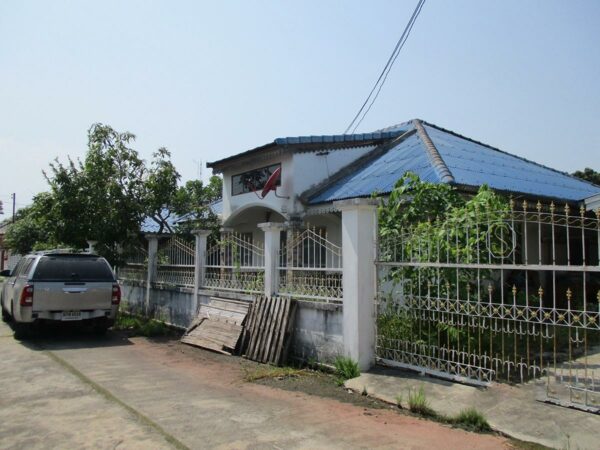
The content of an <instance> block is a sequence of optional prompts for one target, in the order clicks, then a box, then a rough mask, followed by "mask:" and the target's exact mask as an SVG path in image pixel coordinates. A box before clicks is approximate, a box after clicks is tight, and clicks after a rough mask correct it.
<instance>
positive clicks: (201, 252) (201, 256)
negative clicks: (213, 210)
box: [192, 230, 210, 312]
mask: <svg viewBox="0 0 600 450" xmlns="http://www.w3.org/2000/svg"><path fill="white" fill-rule="evenodd" d="M192 234H193V235H194V236H195V237H196V252H195V258H194V304H193V305H192V310H193V311H194V312H197V311H198V291H199V290H200V288H201V287H202V286H204V276H205V274H206V242H207V239H208V235H209V234H210V231H209V230H193V231H192Z"/></svg>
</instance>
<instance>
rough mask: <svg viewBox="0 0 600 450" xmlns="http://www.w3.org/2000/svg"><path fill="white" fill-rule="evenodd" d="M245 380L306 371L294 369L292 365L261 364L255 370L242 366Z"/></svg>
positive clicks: (303, 373) (286, 376) (302, 373)
mask: <svg viewBox="0 0 600 450" xmlns="http://www.w3.org/2000/svg"><path fill="white" fill-rule="evenodd" d="M244 371H245V375H244V379H245V380H246V381H250V382H252V381H256V380H262V379H263V378H288V377H298V376H301V375H305V374H306V372H305V371H304V370H302V369H295V368H293V367H275V366H261V367H258V368H257V369H255V370H252V371H251V370H248V369H247V368H244Z"/></svg>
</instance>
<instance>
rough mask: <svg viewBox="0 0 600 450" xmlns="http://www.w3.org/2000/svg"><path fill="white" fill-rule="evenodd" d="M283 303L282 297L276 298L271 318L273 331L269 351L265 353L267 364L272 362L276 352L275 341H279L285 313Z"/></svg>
mask: <svg viewBox="0 0 600 450" xmlns="http://www.w3.org/2000/svg"><path fill="white" fill-rule="evenodd" d="M285 302H286V299H285V298H283V297H277V310H276V313H275V316H274V318H273V322H274V323H273V331H272V333H271V341H270V342H269V351H268V353H267V357H266V359H267V362H270V363H271V362H273V359H274V356H275V353H276V350H277V340H278V339H279V330H280V329H281V322H282V319H283V314H284V313H285Z"/></svg>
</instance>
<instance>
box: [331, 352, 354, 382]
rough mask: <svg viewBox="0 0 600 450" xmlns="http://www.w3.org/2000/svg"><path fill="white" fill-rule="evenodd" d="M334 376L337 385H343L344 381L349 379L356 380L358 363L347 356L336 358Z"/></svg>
mask: <svg viewBox="0 0 600 450" xmlns="http://www.w3.org/2000/svg"><path fill="white" fill-rule="evenodd" d="M334 366H335V374H336V375H337V378H338V384H343V383H344V381H346V380H349V379H350V378H356V377H357V376H359V375H360V370H359V368H358V363H357V362H356V361H354V360H353V359H352V358H350V357H349V356H338V357H337V358H336V359H335V362H334Z"/></svg>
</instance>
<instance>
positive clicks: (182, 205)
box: [173, 176, 223, 234]
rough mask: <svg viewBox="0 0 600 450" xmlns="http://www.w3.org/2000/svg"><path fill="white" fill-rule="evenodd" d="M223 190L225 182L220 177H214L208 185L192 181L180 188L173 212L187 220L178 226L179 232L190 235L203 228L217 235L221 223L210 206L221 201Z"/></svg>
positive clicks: (199, 181)
mask: <svg viewBox="0 0 600 450" xmlns="http://www.w3.org/2000/svg"><path fill="white" fill-rule="evenodd" d="M222 190H223V180H222V178H221V177H218V176H212V177H211V178H210V180H209V181H208V184H206V185H205V184H204V183H203V182H202V181H201V180H191V181H188V182H187V183H186V184H185V185H184V186H181V187H179V189H178V190H177V194H176V196H175V201H174V205H173V210H174V211H175V212H176V213H177V214H178V215H179V216H183V217H184V218H185V220H184V221H183V222H181V223H180V225H179V226H178V231H179V232H181V233H184V234H189V233H190V232H191V230H193V229H195V228H201V229H205V230H213V231H214V232H215V233H216V232H217V231H218V229H219V226H220V222H219V218H218V217H217V216H216V214H214V213H213V212H212V209H211V208H210V205H211V204H212V203H214V202H215V201H217V200H219V199H221V196H222Z"/></svg>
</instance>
